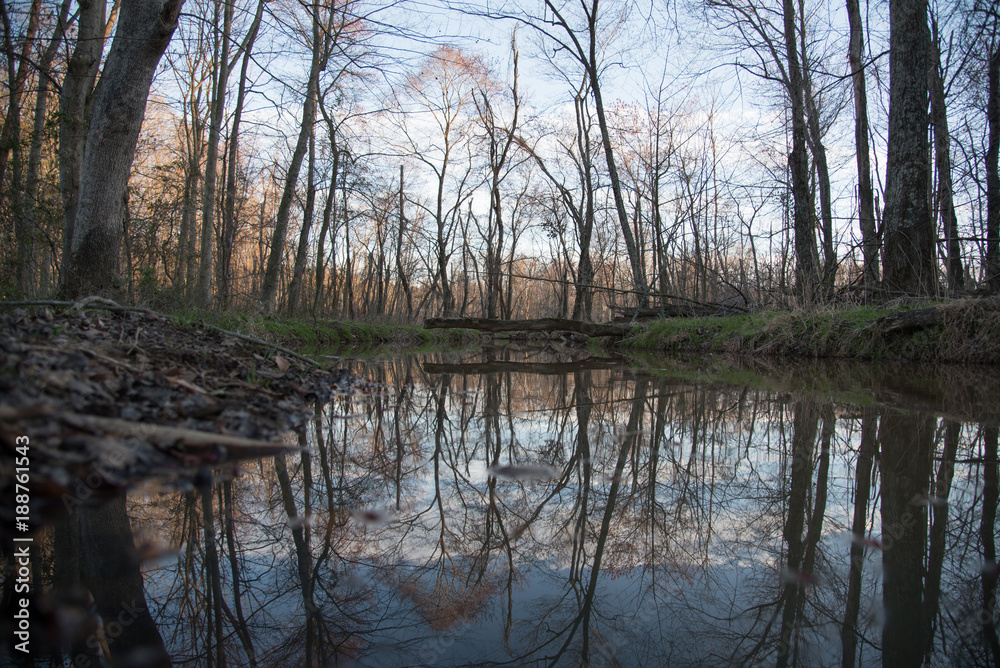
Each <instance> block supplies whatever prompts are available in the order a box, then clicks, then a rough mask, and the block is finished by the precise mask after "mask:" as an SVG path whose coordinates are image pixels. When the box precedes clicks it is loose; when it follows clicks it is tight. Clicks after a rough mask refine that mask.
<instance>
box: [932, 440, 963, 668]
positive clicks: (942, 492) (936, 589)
mask: <svg viewBox="0 0 1000 668" xmlns="http://www.w3.org/2000/svg"><path fill="white" fill-rule="evenodd" d="M961 432H962V424H961V423H960V422H956V421H954V420H945V421H944V453H943V454H942V456H941V463H940V465H939V466H938V471H937V477H936V479H935V480H934V489H933V492H932V495H931V498H930V499H929V501H928V507H929V508H930V510H931V513H932V520H931V534H930V548H929V552H928V556H927V594H926V596H925V600H926V601H927V620H928V623H930V625H931V633H930V634H928V637H927V654H926V659H927V661H930V658H931V654H932V652H933V651H934V640H933V632H934V630H935V626H936V622H937V617H938V607H939V601H940V599H941V572H942V570H943V568H944V557H945V547H946V546H947V538H948V537H947V530H948V496H949V494H950V493H951V480H952V477H953V476H954V475H955V454H956V453H957V452H958V440H959V436H960V435H961Z"/></svg>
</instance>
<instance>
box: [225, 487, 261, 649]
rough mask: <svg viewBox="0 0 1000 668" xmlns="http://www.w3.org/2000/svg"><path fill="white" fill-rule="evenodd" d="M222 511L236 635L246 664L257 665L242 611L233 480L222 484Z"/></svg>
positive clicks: (241, 575)
mask: <svg viewBox="0 0 1000 668" xmlns="http://www.w3.org/2000/svg"><path fill="white" fill-rule="evenodd" d="M222 508H223V510H222V512H223V515H224V520H225V533H226V551H227V552H228V553H229V569H230V572H231V573H232V578H233V608H234V609H235V612H236V623H235V626H236V635H237V636H239V639H240V643H241V644H242V645H243V651H244V652H246V654H247V665H248V666H250V668H255V667H256V666H257V655H256V652H255V651H254V647H253V639H252V638H251V637H250V633H249V631H248V629H247V621H246V615H245V614H244V613H243V592H242V589H243V573H242V570H241V569H240V560H239V553H238V552H237V545H236V519H235V517H234V515H235V511H234V509H233V481H232V480H227V481H226V482H224V483H223V485H222Z"/></svg>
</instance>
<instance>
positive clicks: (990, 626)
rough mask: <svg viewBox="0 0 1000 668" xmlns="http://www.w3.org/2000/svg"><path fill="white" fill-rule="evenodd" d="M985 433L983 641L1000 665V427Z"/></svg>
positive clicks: (994, 663) (995, 662) (980, 537)
mask: <svg viewBox="0 0 1000 668" xmlns="http://www.w3.org/2000/svg"><path fill="white" fill-rule="evenodd" d="M983 431H984V433H983V519H982V522H981V524H980V525H979V539H980V540H981V541H982V544H983V610H982V627H983V640H985V642H986V645H987V646H988V647H989V648H990V654H991V655H992V657H993V665H995V666H1000V641H998V639H997V629H996V625H995V624H994V623H993V618H994V617H995V615H996V609H997V575H998V573H997V545H996V522H997V501H998V499H1000V479H998V471H997V441H998V433H1000V430H998V429H997V427H995V426H990V427H986V428H985V429H984V430H983Z"/></svg>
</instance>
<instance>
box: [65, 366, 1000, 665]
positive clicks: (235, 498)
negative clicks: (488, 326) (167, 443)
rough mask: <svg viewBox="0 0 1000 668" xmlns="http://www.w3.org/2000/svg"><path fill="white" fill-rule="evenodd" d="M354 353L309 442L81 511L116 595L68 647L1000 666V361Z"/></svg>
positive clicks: (548, 660) (147, 659) (368, 657)
mask: <svg viewBox="0 0 1000 668" xmlns="http://www.w3.org/2000/svg"><path fill="white" fill-rule="evenodd" d="M343 363H344V364H345V365H347V366H349V367H351V368H352V369H353V370H354V371H355V372H356V373H358V374H360V375H362V376H364V377H365V378H367V379H368V380H369V381H371V384H370V385H369V386H368V390H369V391H367V392H364V393H354V394H350V395H344V396H340V397H338V398H336V399H335V400H334V401H333V402H332V403H330V404H327V405H325V406H321V407H317V409H316V414H315V420H314V421H312V422H311V423H310V424H309V425H308V426H307V428H306V429H305V430H304V431H303V432H302V433H300V434H298V436H297V439H298V441H297V443H298V445H300V446H301V447H302V449H301V450H300V451H294V452H291V453H289V454H286V455H282V456H278V457H273V458H267V459H263V460H260V461H254V462H250V463H245V464H243V465H241V467H240V468H239V470H222V471H216V472H215V474H214V480H215V481H216V482H215V484H211V485H210V484H205V485H204V486H202V487H201V488H197V489H193V490H189V491H186V492H183V491H182V492H174V493H169V494H168V493H162V492H159V491H155V490H135V491H132V492H130V494H129V495H128V497H127V499H125V500H122V499H118V500H114V501H112V502H110V503H108V504H105V505H103V506H101V507H100V508H98V509H92V508H87V509H83V510H79V511H77V516H78V521H79V522H80V523H81V524H85V525H88V526H91V532H90V534H89V535H95V534H94V532H95V531H97V530H96V529H93V527H100V531H102V532H103V533H99V535H100V538H99V539H98V540H97V542H96V543H95V544H92V545H90V546H89V547H88V548H87V549H85V550H84V554H83V555H81V557H80V558H81V559H92V560H97V561H100V562H101V563H99V564H98V565H96V566H92V567H91V569H92V570H91V571H89V572H97V573H101V574H103V576H104V577H103V579H102V580H101V581H102V582H103V583H104V585H103V587H102V588H106V589H107V591H105V592H101V593H98V592H94V598H95V599H98V602H100V601H101V600H107V601H112V602H114V601H122V603H121V605H120V606H119V608H118V609H116V608H114V607H113V606H112V608H111V610H112V611H113V612H112V614H114V611H115V610H118V614H117V615H116V616H115V617H116V619H117V620H118V624H119V626H117V627H115V626H114V624H108V619H107V617H108V613H105V620H104V621H105V630H104V634H103V636H102V635H101V634H99V633H97V632H96V631H94V632H92V633H91V634H90V635H89V636H88V635H86V634H81V636H80V637H81V638H83V639H79V640H78V641H77V643H76V646H75V647H72V648H69V649H68V650H67V656H69V654H70V653H74V652H75V653H76V656H77V659H78V664H79V665H99V663H97V658H98V657H97V655H98V654H99V653H100V652H102V651H104V652H108V651H110V653H111V655H112V656H114V657H118V659H119V664H118V665H135V666H145V665H156V664H157V663H160V664H164V665H165V664H166V662H167V658H166V656H165V655H169V657H170V659H169V660H170V661H172V662H173V663H174V664H175V665H216V666H221V665H240V666H244V665H246V666H255V665H256V666H275V665H305V666H313V665H345V666H451V665H511V666H521V665H530V666H550V665H551V666H555V665H560V666H562V665H565V666H577V665H591V666H668V665H669V666H674V665H676V666H688V665H705V666H716V665H778V666H784V665H803V666H830V665H843V666H851V665H857V666H865V665H894V666H895V665H899V666H919V665H925V664H927V665H973V666H975V665H1000V647H998V643H997V632H996V629H995V621H996V616H997V615H996V589H997V575H998V570H997V561H996V544H995V534H996V510H997V499H998V478H997V440H998V430H997V425H998V419H997V407H996V404H997V396H998V388H997V381H996V380H995V379H994V378H993V376H994V374H993V373H992V372H991V371H990V370H988V369H985V370H984V369H969V368H951V369H944V370H941V369H939V370H937V371H931V370H926V369H920V368H918V367H901V366H877V367H876V366H865V367H861V366H856V365H853V366H843V367H838V366H831V365H826V366H820V365H810V366H798V367H794V368H778V369H762V368H759V367H758V368H739V369H728V371H727V373H728V376H727V377H728V378H731V379H733V382H732V384H727V383H722V382H719V381H717V380H713V381H705V380H699V376H712V377H715V378H717V377H718V374H716V373H714V372H713V370H710V369H708V368H707V367H708V366H713V367H716V368H715V369H714V371H717V370H718V368H721V367H722V364H723V363H721V362H719V361H709V362H692V363H690V364H688V365H686V366H685V367H684V368H683V369H678V368H677V367H676V364H675V366H673V367H672V368H671V369H657V368H655V367H656V366H657V364H656V363H653V364H651V365H649V366H646V367H643V368H637V367H635V366H630V365H628V364H626V363H624V362H621V361H616V360H608V359H593V358H591V359H587V360H577V361H572V362H569V363H565V362H560V361H559V360H557V359H555V358H546V357H543V356H541V355H540V354H535V353H529V352H512V351H494V352H489V351H485V352H484V351H480V352H478V353H474V354H471V353H470V354H468V355H466V356H464V357H460V356H452V357H448V356H440V355H437V356H426V357H405V358H399V359H392V360H377V361H371V360H369V361H348V360H344V361H343ZM741 378H744V379H746V380H745V381H741V380H740V379H741ZM293 438H294V437H293ZM88 523H89V524H88ZM53 540H54V544H55V546H56V549H57V550H58V546H59V541H60V537H59V536H58V535H57V536H55V537H54V539H53ZM133 542H134V543H135V544H136V545H138V546H140V547H139V548H138V549H139V550H140V552H141V553H143V554H142V556H144V557H149V558H146V559H144V560H142V561H141V566H140V565H139V561H138V560H136V559H129V558H128V556H127V555H128V554H129V549H130V547H131V545H132V544H133ZM60 595H61V596H64V597H70V598H71V597H72V595H73V593H72V592H69V593H65V592H64V593H61V594H60ZM77 595H78V596H79V595H80V594H79V592H77ZM84 607H85V606H84ZM95 634H96V636H97V637H98V640H99V642H93V639H94V637H95ZM85 639H89V641H90V642H88V641H87V640H85Z"/></svg>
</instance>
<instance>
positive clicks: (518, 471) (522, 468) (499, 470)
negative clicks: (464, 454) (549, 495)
mask: <svg viewBox="0 0 1000 668" xmlns="http://www.w3.org/2000/svg"><path fill="white" fill-rule="evenodd" d="M486 472H487V473H489V474H490V475H491V476H493V477H494V478H500V479H502V480H513V481H516V482H524V481H530V480H544V479H546V478H557V477H559V471H557V470H556V469H555V468H553V467H552V466H548V465H547V464H503V465H499V466H491V467H489V468H488V469H486Z"/></svg>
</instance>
